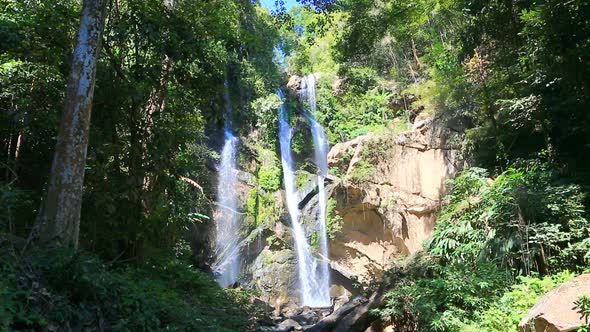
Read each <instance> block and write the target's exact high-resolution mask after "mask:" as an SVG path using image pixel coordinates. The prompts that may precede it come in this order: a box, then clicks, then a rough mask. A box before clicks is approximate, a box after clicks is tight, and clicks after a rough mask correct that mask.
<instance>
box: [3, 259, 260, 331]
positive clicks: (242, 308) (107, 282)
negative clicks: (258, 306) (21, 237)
mask: <svg viewBox="0 0 590 332" xmlns="http://www.w3.org/2000/svg"><path fill="white" fill-rule="evenodd" d="M2 258H3V262H6V264H3V268H2V271H1V274H2V275H1V278H0V280H1V281H0V296H1V297H2V301H1V303H0V326H1V327H2V328H3V329H12V330H30V329H34V330H39V329H44V328H51V327H52V326H53V327H65V326H69V327H71V328H72V329H74V330H78V329H79V330H83V329H100V328H105V329H113V330H117V331H145V330H157V329H166V330H176V331H180V330H184V331H187V330H191V331H247V330H250V329H253V325H252V322H251V321H250V317H253V316H255V313H254V311H253V310H254V308H253V307H251V306H250V305H248V304H247V303H246V302H245V299H244V296H243V295H242V294H239V293H236V292H235V291H234V292H229V291H226V290H224V289H222V288H220V287H219V286H218V285H217V283H216V282H215V281H214V280H212V279H211V278H210V277H208V276H207V275H205V274H204V273H202V272H200V271H198V270H195V269H194V268H192V267H191V266H189V265H188V264H187V263H183V262H181V261H179V260H175V259H161V260H158V261H152V262H149V263H146V264H141V265H137V266H126V267H120V268H114V267H112V266H109V265H107V264H105V263H104V262H102V261H100V260H99V259H98V258H97V257H95V256H93V255H90V254H86V253H78V254H72V253H70V252H68V251H50V252H43V253H35V254H31V255H29V256H26V257H20V258H19V259H18V260H17V258H16V256H15V255H6V254H5V255H4V257H2ZM251 315H252V316H251Z"/></svg>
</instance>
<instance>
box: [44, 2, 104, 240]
mask: <svg viewBox="0 0 590 332" xmlns="http://www.w3.org/2000/svg"><path fill="white" fill-rule="evenodd" d="M106 6H107V1H106V0H84V4H83V9H82V16H81V19H80V28H79V30H78V38H77V44H76V47H75V49H74V54H73V59H72V68H71V72H70V77H69V82H68V87H67V92H66V102H65V109H64V114H63V117H62V120H61V124H60V128H59V134H58V137H57V145H56V149H55V154H54V157H53V164H52V167H51V176H50V179H49V186H48V189H47V196H46V198H45V200H44V202H43V205H42V208H41V210H40V211H39V215H38V220H37V225H36V227H35V230H34V232H38V233H37V234H34V237H37V236H38V238H39V241H40V242H41V243H43V244H49V245H56V246H71V247H74V248H76V247H77V246H78V236H79V230H80V210H81V205H82V192H83V183H84V169H85V165H86V151H87V147H88V133H89V129H90V113H91V110H92V99H93V96H94V85H95V76H96V63H97V58H98V55H99V52H100V47H101V39H102V32H103V29H104V24H105V17H106Z"/></svg>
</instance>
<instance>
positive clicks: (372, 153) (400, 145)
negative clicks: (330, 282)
mask: <svg viewBox="0 0 590 332" xmlns="http://www.w3.org/2000/svg"><path fill="white" fill-rule="evenodd" d="M458 138H459V136H458V135H457V134H456V133H454V132H453V131H451V130H450V129H448V128H444V127H443V126H442V125H440V124H439V123H438V122H436V121H434V120H432V119H431V120H427V121H423V122H421V123H418V124H416V125H415V126H414V130H412V131H409V132H405V133H401V134H398V135H395V134H391V133H390V134H385V135H375V134H368V135H365V136H361V137H358V138H357V139H355V140H353V141H350V142H346V143H341V144H337V145H335V146H334V147H333V148H332V150H331V151H330V154H329V155H328V162H329V164H330V166H331V170H332V171H333V172H336V173H340V175H341V180H340V181H339V182H338V184H337V185H336V186H334V188H333V191H332V197H333V198H335V199H336V202H337V204H336V211H337V213H338V215H340V216H341V218H342V221H343V224H342V230H341V231H340V232H338V233H337V234H336V236H335V237H334V239H333V240H332V241H330V258H331V266H332V268H333V269H334V270H337V271H339V272H340V273H341V274H343V275H345V276H347V277H348V278H351V279H356V280H357V281H359V282H361V283H365V282H367V281H369V280H371V279H373V278H379V277H380V276H381V275H382V273H383V272H384V270H385V269H386V268H387V267H388V266H389V265H390V264H391V262H392V261H393V260H394V259H395V258H396V257H397V256H399V255H408V254H412V253H414V252H416V251H417V250H419V249H420V248H421V246H422V243H423V241H424V240H425V239H427V238H428V237H429V235H430V234H431V232H432V230H433V227H434V223H435V219H436V213H437V211H438V210H439V208H440V205H441V199H442V197H443V195H444V193H445V191H446V187H445V183H446V181H447V180H448V179H449V178H451V177H453V176H454V175H455V174H456V173H457V171H458V170H460V169H461V167H462V162H461V161H459V160H458V151H457V150H455V149H453V141H456V140H457V139H458Z"/></svg>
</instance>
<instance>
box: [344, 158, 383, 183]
mask: <svg viewBox="0 0 590 332" xmlns="http://www.w3.org/2000/svg"><path fill="white" fill-rule="evenodd" d="M376 171H377V167H376V166H375V165H374V164H371V163H369V162H367V161H364V160H360V161H359V162H357V163H356V164H355V165H354V167H353V169H352V171H351V172H350V174H348V180H350V181H351V182H352V183H354V184H363V183H364V182H366V181H368V180H370V179H371V177H372V176H373V174H375V172H376Z"/></svg>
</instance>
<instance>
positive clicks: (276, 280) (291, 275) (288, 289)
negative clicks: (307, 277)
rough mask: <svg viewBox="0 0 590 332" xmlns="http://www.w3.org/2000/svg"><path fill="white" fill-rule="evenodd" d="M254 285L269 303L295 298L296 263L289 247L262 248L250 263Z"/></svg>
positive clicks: (296, 294)
mask: <svg viewBox="0 0 590 332" xmlns="http://www.w3.org/2000/svg"><path fill="white" fill-rule="evenodd" d="M252 280H253V282H254V284H255V285H254V286H255V288H256V289H258V290H259V291H260V292H261V293H262V299H263V300H264V301H265V302H267V303H269V304H275V303H284V302H287V301H288V300H289V299H290V298H297V297H298V292H297V289H298V287H297V265H296V259H295V254H294V253H293V251H292V250H290V249H284V250H276V251H272V250H270V249H268V248H266V249H264V250H263V251H262V252H261V253H260V255H258V257H257V258H256V260H255V261H254V264H253V265H252Z"/></svg>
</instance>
